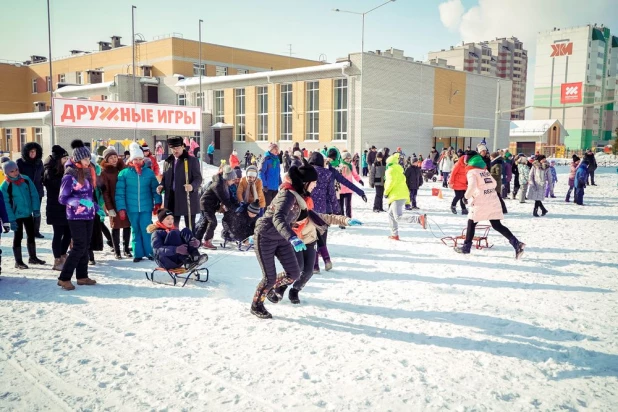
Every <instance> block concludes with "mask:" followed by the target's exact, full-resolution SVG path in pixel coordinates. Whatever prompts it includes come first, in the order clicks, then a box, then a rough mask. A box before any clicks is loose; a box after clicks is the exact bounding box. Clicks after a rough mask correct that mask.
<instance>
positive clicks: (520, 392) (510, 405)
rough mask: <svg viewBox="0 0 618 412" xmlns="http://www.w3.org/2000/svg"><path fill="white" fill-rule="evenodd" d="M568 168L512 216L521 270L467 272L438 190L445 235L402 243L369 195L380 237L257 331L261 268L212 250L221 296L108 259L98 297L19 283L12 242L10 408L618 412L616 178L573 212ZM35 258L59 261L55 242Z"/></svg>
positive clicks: (5, 396)
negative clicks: (149, 277)
mask: <svg viewBox="0 0 618 412" xmlns="http://www.w3.org/2000/svg"><path fill="white" fill-rule="evenodd" d="M564 170H565V169H561V173H560V175H559V179H560V182H559V183H558V186H557V188H556V193H557V195H558V198H556V199H551V200H550V201H548V202H547V203H546V205H547V208H548V209H549V215H548V216H547V217H545V218H533V217H532V215H531V210H532V204H531V203H527V204H523V205H520V204H519V203H515V202H514V201H512V200H508V201H507V206H508V207H509V211H510V213H509V214H508V216H507V217H508V218H507V219H506V220H505V221H504V222H505V224H506V225H507V226H508V227H509V228H510V229H511V230H512V231H513V232H514V233H515V234H516V235H517V236H518V237H519V238H520V239H521V240H522V241H524V242H525V243H526V244H527V245H528V246H527V248H526V253H525V255H524V258H523V259H522V260H521V261H516V260H515V259H514V256H513V255H514V252H513V250H512V248H511V247H510V245H508V243H507V242H506V240H505V239H503V238H502V237H500V236H499V235H497V234H495V233H493V232H492V233H491V234H490V241H491V243H493V244H494V247H493V248H492V249H489V250H481V251H478V250H473V253H472V254H471V255H468V256H462V255H459V254H456V253H455V252H453V251H452V250H451V249H450V248H448V247H446V246H444V245H443V244H442V243H441V242H440V240H439V239H438V238H436V237H434V235H435V236H437V237H441V236H442V234H441V230H442V231H444V232H445V233H446V234H448V235H453V234H457V233H458V232H460V231H461V229H462V228H463V226H464V224H465V217H463V216H461V215H457V216H454V215H452V214H451V213H450V211H448V204H449V203H450V198H452V193H451V192H450V191H448V190H447V191H445V199H443V200H440V199H438V198H436V197H431V196H430V190H429V185H425V186H423V188H422V189H421V193H420V197H419V203H420V206H421V207H422V208H423V210H424V211H425V212H426V213H428V214H429V216H430V218H431V221H430V223H431V229H432V230H426V231H423V230H422V229H421V228H420V227H419V226H410V225H408V226H407V227H406V228H404V229H403V230H402V232H401V234H400V235H401V237H402V241H401V242H394V241H389V240H387V235H388V228H387V223H386V222H387V217H386V215H385V214H374V213H372V212H371V209H370V207H369V206H368V205H365V204H363V203H362V201H361V200H360V199H359V198H358V197H355V198H354V200H353V203H354V207H355V216H356V217H358V218H360V219H361V220H363V221H364V222H365V225H364V226H363V227H362V228H358V229H347V230H340V229H338V228H334V229H332V231H331V233H330V234H329V242H330V245H331V253H332V255H333V261H334V269H333V270H332V271H331V272H322V273H321V274H319V275H315V276H314V278H313V279H312V281H311V282H310V283H309V285H308V286H307V287H306V289H305V290H304V291H303V292H302V293H301V300H302V305H300V306H293V305H291V304H290V303H289V301H288V300H287V298H286V299H285V300H284V301H283V302H282V303H280V304H278V305H272V304H269V303H268V302H267V307H268V309H269V310H270V311H271V312H272V313H273V316H274V319H272V320H259V319H257V318H256V317H254V316H253V315H251V314H250V313H249V304H250V300H251V297H252V294H253V291H254V290H255V286H256V284H257V283H258V281H259V279H260V276H261V274H260V270H259V266H258V263H257V261H256V259H255V256H254V255H253V254H252V253H241V252H231V253H230V252H228V251H221V250H218V251H215V252H213V253H211V255H210V256H211V263H210V268H211V282H209V283H207V284H204V285H196V284H193V283H191V284H189V285H187V287H185V288H179V287H170V286H163V285H154V284H151V283H149V282H147V281H146V278H145V276H144V271H146V270H148V268H150V267H152V263H151V262H143V263H138V264H134V263H132V262H130V261H128V260H122V261H116V260H113V259H112V255H111V254H110V252H108V251H106V252H105V253H98V255H97V266H94V267H92V268H91V277H93V278H95V279H96V280H97V281H98V282H99V284H98V285H97V286H95V287H85V286H81V287H77V289H76V290H75V291H73V292H66V291H62V290H61V289H60V288H59V287H57V286H56V277H57V273H54V272H52V271H51V265H49V264H48V265H47V266H45V269H43V270H34V269H31V270H25V271H20V272H17V271H16V270H15V269H12V266H13V258H12V255H11V249H10V245H11V241H12V236H13V235H12V233H10V234H7V235H3V236H2V238H3V239H2V250H3V254H4V259H3V265H2V266H3V273H2V280H1V281H0V410H16V411H37V410H93V411H98V410H111V411H114V410H124V411H142V410H169V411H180V410H216V411H222V410H226V411H227V410H233V411H248V410H251V411H272V410H302V411H320V410H329V411H359V410H367V411H387V410H393V411H420V410H458V411H467V410H480V411H482V410H496V411H504V410H537V409H538V410H544V411H545V410H547V411H553V410H563V409H564V410H571V411H576V410H594V411H612V410H613V411H615V410H616V408H617V406H616V405H618V343H617V336H618V330H617V329H618V328H617V327H618V317H617V316H616V313H618V304H617V301H616V290H618V255H617V254H616V250H615V245H616V238H617V235H618V214H617V213H616V211H617V206H618V194H617V193H616V185H617V183H618V175H617V174H616V169H615V168H611V169H610V168H608V169H606V170H603V171H601V170H599V172H597V176H598V177H597V182H598V184H599V186H597V187H590V188H588V189H587V194H586V197H585V203H586V206H584V207H578V206H575V205H573V204H572V203H570V204H567V203H565V202H564V200H563V199H564V193H565V191H566V175H565V174H564V173H563V172H564ZM434 185H436V186H437V185H438V184H437V183H436V184H434ZM368 194H369V196H368V197H369V198H370V201H372V200H373V191H371V190H368ZM408 213H409V212H408ZM432 232H433V234H432ZM43 233H44V234H45V235H46V238H47V239H50V237H51V236H50V234H51V230H50V228H48V227H45V228H44V230H43ZM24 249H25V248H24ZM38 249H39V256H41V257H43V258H44V259H45V260H47V261H48V262H51V261H52V257H51V253H50V240H44V241H42V242H38Z"/></svg>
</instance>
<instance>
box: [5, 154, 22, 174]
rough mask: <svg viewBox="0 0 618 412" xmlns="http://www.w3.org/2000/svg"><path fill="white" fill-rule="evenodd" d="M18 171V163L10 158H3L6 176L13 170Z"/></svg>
mask: <svg viewBox="0 0 618 412" xmlns="http://www.w3.org/2000/svg"><path fill="white" fill-rule="evenodd" d="M18 169H19V167H17V163H15V162H14V161H12V160H11V159H9V158H8V157H3V158H2V171H3V172H4V174H5V175H8V174H9V173H11V172H12V171H13V170H18Z"/></svg>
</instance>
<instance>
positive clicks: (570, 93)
mask: <svg viewBox="0 0 618 412" xmlns="http://www.w3.org/2000/svg"><path fill="white" fill-rule="evenodd" d="M583 94H584V93H583V83H582V82H579V83H562V92H561V93H560V103H561V104H569V103H581V101H582V95H583Z"/></svg>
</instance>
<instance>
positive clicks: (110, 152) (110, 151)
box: [103, 146, 118, 162]
mask: <svg viewBox="0 0 618 412" xmlns="http://www.w3.org/2000/svg"><path fill="white" fill-rule="evenodd" d="M113 155H116V156H118V152H116V149H114V146H110V147H108V148H107V149H105V151H104V152H103V159H105V161H106V162H107V159H108V158H109V157H110V156H113Z"/></svg>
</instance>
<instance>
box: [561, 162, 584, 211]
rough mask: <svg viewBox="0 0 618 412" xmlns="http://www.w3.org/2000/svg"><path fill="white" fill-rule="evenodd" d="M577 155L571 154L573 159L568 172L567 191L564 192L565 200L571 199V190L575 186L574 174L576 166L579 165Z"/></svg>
mask: <svg viewBox="0 0 618 412" xmlns="http://www.w3.org/2000/svg"><path fill="white" fill-rule="evenodd" d="M579 161H580V159H579V157H578V156H577V155H575V154H574V155H573V161H572V162H571V171H570V172H569V191H568V192H567V194H566V198H565V199H564V201H565V202H570V201H571V192H572V191H573V188H574V187H575V174H576V173H577V168H578V167H579Z"/></svg>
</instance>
